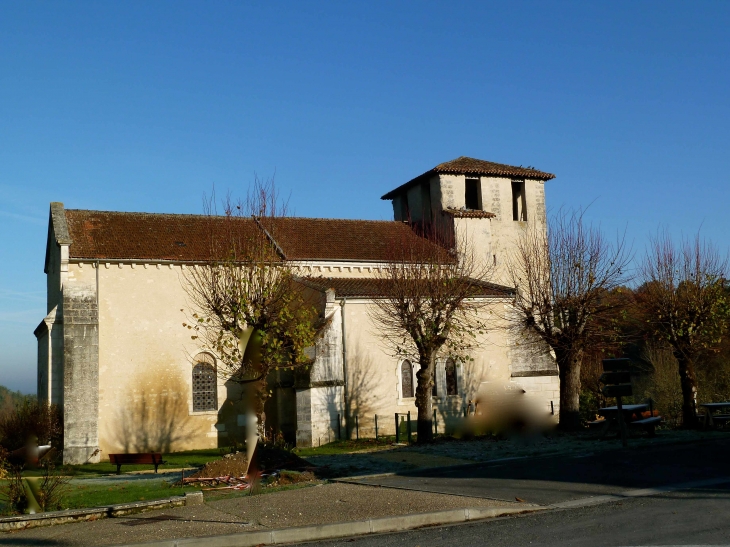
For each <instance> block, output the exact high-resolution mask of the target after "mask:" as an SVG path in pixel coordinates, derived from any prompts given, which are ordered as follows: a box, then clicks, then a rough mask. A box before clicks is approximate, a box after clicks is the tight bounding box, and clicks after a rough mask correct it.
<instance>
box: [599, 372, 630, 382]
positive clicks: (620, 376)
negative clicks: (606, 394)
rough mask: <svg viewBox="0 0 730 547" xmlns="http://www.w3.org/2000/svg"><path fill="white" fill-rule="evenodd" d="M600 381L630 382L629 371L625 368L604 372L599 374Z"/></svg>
mask: <svg viewBox="0 0 730 547" xmlns="http://www.w3.org/2000/svg"><path fill="white" fill-rule="evenodd" d="M600 382H601V383H602V384H630V383H631V373H630V372H627V371H625V370H624V371H621V372H604V373H603V374H601V378H600Z"/></svg>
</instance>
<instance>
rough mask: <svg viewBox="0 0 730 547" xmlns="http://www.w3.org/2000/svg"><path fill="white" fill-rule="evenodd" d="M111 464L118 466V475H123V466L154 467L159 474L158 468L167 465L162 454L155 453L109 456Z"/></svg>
mask: <svg viewBox="0 0 730 547" xmlns="http://www.w3.org/2000/svg"><path fill="white" fill-rule="evenodd" d="M109 462H110V463H112V464H114V465H116V466H117V475H119V474H120V473H121V469H122V466H123V465H128V464H131V465H140V464H142V465H154V466H155V473H157V467H158V466H159V465H160V464H163V463H165V462H164V461H162V454H156V453H153V452H150V453H142V454H109Z"/></svg>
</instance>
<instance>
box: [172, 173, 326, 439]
mask: <svg viewBox="0 0 730 547" xmlns="http://www.w3.org/2000/svg"><path fill="white" fill-rule="evenodd" d="M205 212H206V217H207V233H206V234H205V237H206V238H207V245H208V251H209V256H208V258H207V261H206V263H205V264H204V265H201V266H198V267H193V268H188V269H187V270H186V275H185V278H186V279H185V281H186V284H185V287H186V290H187V294H188V297H189V300H190V303H191V306H192V308H193V310H192V313H191V314H190V315H191V317H190V318H189V322H187V323H185V324H184V326H185V327H187V328H188V329H191V330H192V331H193V332H192V338H193V339H195V340H199V343H200V344H201V346H202V348H201V349H207V350H209V351H211V352H212V353H213V354H215V355H216V356H217V358H218V360H219V367H218V374H219V375H220V376H221V377H223V378H225V379H226V380H227V381H232V382H236V383H239V384H246V385H249V386H251V387H253V390H252V391H253V394H252V395H253V400H252V401H249V402H250V403H251V404H252V406H253V409H254V411H255V412H256V415H257V416H258V417H259V418H260V417H261V414H262V413H263V409H264V403H265V401H266V399H267V398H268V395H269V392H268V389H267V383H266V379H267V376H268V375H269V373H270V372H271V371H272V370H274V369H277V368H292V367H298V366H308V365H309V364H311V360H310V359H309V358H307V357H306V355H305V351H304V350H305V348H307V347H310V346H312V345H313V344H314V336H315V320H316V318H317V313H316V310H315V308H314V306H313V305H312V304H311V303H310V302H308V301H307V300H306V299H305V297H304V296H303V292H302V291H301V289H300V286H299V285H298V284H297V283H296V281H295V276H294V270H293V266H292V264H291V263H290V262H289V261H288V260H287V257H286V255H285V254H284V252H283V250H282V249H281V247H279V245H278V243H277V239H276V237H277V233H278V231H279V229H280V227H281V220H282V219H283V218H284V217H285V216H286V206H285V204H282V202H281V200H280V199H279V196H278V194H277V191H276V186H275V184H274V182H273V180H269V181H261V180H259V179H258V178H257V179H256V180H255V182H254V185H253V187H252V189H251V190H250V191H249V193H248V195H247V198H246V200H244V201H239V202H234V201H233V200H232V199H231V197H230V195H229V196H228V197H227V198H226V199H225V200H224V202H223V215H218V214H217V210H216V203H215V195H213V196H212V197H211V199H210V200H208V201H206V205H205ZM259 424H260V426H261V427H263V423H262V422H261V421H259Z"/></svg>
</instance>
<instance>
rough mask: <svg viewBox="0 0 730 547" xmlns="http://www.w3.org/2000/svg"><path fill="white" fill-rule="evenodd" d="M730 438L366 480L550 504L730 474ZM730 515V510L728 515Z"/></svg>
mask: <svg viewBox="0 0 730 547" xmlns="http://www.w3.org/2000/svg"><path fill="white" fill-rule="evenodd" d="M728 463H730V438H728V439H720V440H714V441H712V442H705V443H696V444H685V445H674V446H658V447H650V448H646V449H632V448H631V447H629V448H628V449H616V450H611V451H606V452H600V453H596V454H590V455H582V456H577V457H576V456H552V457H545V458H531V459H525V460H512V461H505V462H497V463H493V464H475V465H471V466H468V467H463V468H458V469H450V470H449V469H447V470H442V471H414V472H409V473H402V474H398V475H392V476H386V477H376V478H370V479H362V480H359V481H357V482H359V483H361V484H369V485H373V486H375V485H378V486H387V487H394V488H407V489H413V490H420V491H428V492H438V493H444V494H457V495H461V496H473V497H478V498H492V499H499V500H506V501H514V500H515V498H520V499H521V500H524V501H525V502H527V503H535V504H539V505H550V504H554V503H559V502H564V501H568V500H573V499H580V498H586V497H591V496H600V495H606V494H614V493H618V492H623V491H626V490H632V489H639V488H651V487H655V486H662V485H666V484H673V483H681V482H689V481H694V480H701V479H708V478H714V477H723V476H730V465H728ZM728 518H730V516H729V517H728Z"/></svg>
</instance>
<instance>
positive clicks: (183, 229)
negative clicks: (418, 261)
mask: <svg viewBox="0 0 730 547" xmlns="http://www.w3.org/2000/svg"><path fill="white" fill-rule="evenodd" d="M66 221H67V223H68V231H69V235H70V237H71V240H72V243H71V246H70V257H71V258H76V259H93V260H97V259H99V260H102V259H116V260H120V259H139V260H171V261H190V262H194V261H204V260H207V259H208V257H209V256H210V253H211V250H210V249H211V238H212V237H213V234H214V233H215V232H216V231H217V230H224V229H228V227H230V226H231V225H230V224H229V225H225V226H226V227H224V224H223V223H224V221H225V220H224V217H214V218H213V219H211V217H207V216H202V215H169V214H156V213H122V212H109V211H85V210H76V209H67V210H66ZM265 224H266V227H267V230H268V231H269V232H270V233H271V236H272V237H273V239H274V240H275V241H276V243H277V244H278V245H279V246H280V247H281V250H282V251H283V253H284V254H285V256H286V257H287V258H288V259H290V260H358V261H381V262H382V261H387V260H389V259H391V258H392V253H393V249H394V248H395V247H398V246H401V245H403V243H404V242H408V241H413V242H414V243H415V242H416V241H421V240H420V238H419V236H418V235H416V234H415V233H414V232H413V230H412V229H411V228H410V227H409V226H408V225H406V224H404V223H402V222H396V221H374V220H344V219H322V218H280V219H276V220H275V221H274V222H273V224H272V223H269V222H265ZM233 226H236V228H235V230H236V232H237V234H238V235H241V236H244V237H255V238H259V239H261V241H262V243H263V242H265V241H267V240H266V236H265V235H264V234H263V232H262V231H261V230H260V228H259V227H258V226H256V223H255V222H254V221H253V220H249V219H235V220H234V224H233Z"/></svg>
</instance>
